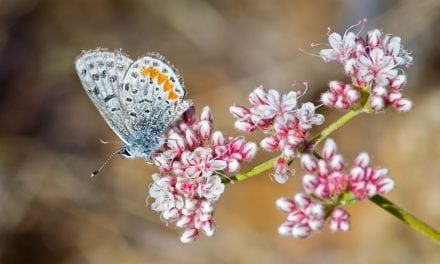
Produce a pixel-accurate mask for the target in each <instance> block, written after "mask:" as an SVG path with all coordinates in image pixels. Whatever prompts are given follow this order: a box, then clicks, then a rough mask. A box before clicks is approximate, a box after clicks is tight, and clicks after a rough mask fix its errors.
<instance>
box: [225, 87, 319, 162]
mask: <svg viewBox="0 0 440 264" xmlns="http://www.w3.org/2000/svg"><path fill="white" fill-rule="evenodd" d="M305 85H307V84H305ZM298 94H299V93H298V92H294V91H290V92H288V93H286V94H280V93H279V92H278V91H275V90H269V91H266V90H265V89H263V88H262V87H257V88H256V89H255V90H254V91H253V92H252V93H251V94H250V95H249V101H250V103H251V107H244V106H231V107H230V112H231V114H232V115H233V117H234V118H235V119H236V121H235V128H237V129H238V130H242V131H246V132H253V131H255V130H256V129H258V128H260V129H261V130H263V132H264V133H265V134H266V137H265V138H263V140H261V142H260V146H261V147H262V148H263V149H264V150H266V151H279V152H281V153H282V154H283V156H284V157H285V158H287V159H292V158H293V157H295V156H296V155H297V148H298V146H299V145H300V144H302V143H304V142H305V141H306V138H307V136H308V135H309V130H310V129H311V128H312V126H313V125H320V124H322V123H323V122H324V117H323V116H322V115H320V114H316V113H315V109H316V107H315V105H314V104H313V103H310V102H307V103H304V104H302V105H301V107H300V108H298V103H297V95H298Z"/></svg>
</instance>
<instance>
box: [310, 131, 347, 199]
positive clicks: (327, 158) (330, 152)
mask: <svg viewBox="0 0 440 264" xmlns="http://www.w3.org/2000/svg"><path fill="white" fill-rule="evenodd" d="M321 156H322V159H319V160H318V159H317V158H315V157H314V156H312V155H310V154H304V155H302V157H301V165H302V167H303V168H304V169H305V170H306V171H307V172H308V174H306V175H304V177H303V187H304V190H305V191H306V192H307V193H309V194H313V195H315V196H316V197H318V198H322V199H329V198H334V197H337V196H338V195H340V194H341V193H343V192H344V191H345V189H346V187H347V183H348V177H347V176H346V175H345V174H344V173H343V169H344V158H343V157H342V155H340V154H338V153H337V146H336V143H335V142H334V141H333V140H332V139H328V140H327V141H326V142H325V144H324V147H323V149H322V151H321Z"/></svg>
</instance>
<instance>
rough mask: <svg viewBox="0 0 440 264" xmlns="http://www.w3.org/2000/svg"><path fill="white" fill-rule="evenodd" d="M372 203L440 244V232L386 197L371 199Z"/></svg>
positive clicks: (378, 196) (377, 196)
mask: <svg viewBox="0 0 440 264" xmlns="http://www.w3.org/2000/svg"><path fill="white" fill-rule="evenodd" d="M370 201H372V202H373V203H375V204H376V205H377V206H379V207H381V208H382V209H384V210H385V211H387V212H388V213H390V214H392V215H394V216H395V217H397V218H398V219H399V220H401V221H402V222H404V223H406V224H408V225H409V226H410V227H412V228H413V229H415V230H416V231H418V232H420V233H422V234H424V235H425V236H427V237H429V238H431V239H432V240H434V242H436V243H438V244H440V232H439V231H437V230H435V229H434V228H432V227H430V226H429V225H427V224H426V223H424V222H423V221H422V220H419V219H417V218H416V217H415V216H413V215H412V214H410V213H408V212H406V211H405V210H404V209H402V208H400V207H398V206H397V205H395V204H394V203H392V202H391V201H389V200H387V199H386V198H385V197H383V196H380V195H375V196H373V197H371V198H370Z"/></svg>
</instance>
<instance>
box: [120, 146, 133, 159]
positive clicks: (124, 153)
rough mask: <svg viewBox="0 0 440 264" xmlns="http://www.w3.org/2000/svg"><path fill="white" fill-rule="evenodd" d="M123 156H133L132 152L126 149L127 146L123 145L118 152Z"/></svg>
mask: <svg viewBox="0 0 440 264" xmlns="http://www.w3.org/2000/svg"><path fill="white" fill-rule="evenodd" d="M118 154H119V155H121V156H122V157H123V158H133V154H132V153H131V152H130V151H129V150H128V147H127V146H123V147H122V148H121V150H119V152H118Z"/></svg>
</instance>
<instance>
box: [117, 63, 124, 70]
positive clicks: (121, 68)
mask: <svg viewBox="0 0 440 264" xmlns="http://www.w3.org/2000/svg"><path fill="white" fill-rule="evenodd" d="M116 69H117V70H118V71H123V70H124V66H123V65H120V64H119V65H117V66H116Z"/></svg>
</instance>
